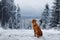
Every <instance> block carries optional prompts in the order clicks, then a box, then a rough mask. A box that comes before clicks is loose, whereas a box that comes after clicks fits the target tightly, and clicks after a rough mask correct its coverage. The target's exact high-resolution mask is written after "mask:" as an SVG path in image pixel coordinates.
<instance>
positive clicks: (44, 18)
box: [40, 4, 49, 28]
mask: <svg viewBox="0 0 60 40" xmlns="http://www.w3.org/2000/svg"><path fill="white" fill-rule="evenodd" d="M40 22H42V24H41V25H42V26H43V27H44V28H47V27H46V25H47V24H48V23H49V5H48V4H46V6H45V9H44V11H43V13H42V17H41V20H40Z"/></svg>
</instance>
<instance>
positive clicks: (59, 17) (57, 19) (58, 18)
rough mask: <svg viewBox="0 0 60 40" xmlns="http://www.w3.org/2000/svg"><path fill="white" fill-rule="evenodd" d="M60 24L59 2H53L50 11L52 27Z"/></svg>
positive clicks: (58, 0) (59, 0) (57, 0)
mask: <svg viewBox="0 0 60 40" xmlns="http://www.w3.org/2000/svg"><path fill="white" fill-rule="evenodd" d="M57 24H60V0H55V2H54V6H53V10H52V27H56V26H57Z"/></svg>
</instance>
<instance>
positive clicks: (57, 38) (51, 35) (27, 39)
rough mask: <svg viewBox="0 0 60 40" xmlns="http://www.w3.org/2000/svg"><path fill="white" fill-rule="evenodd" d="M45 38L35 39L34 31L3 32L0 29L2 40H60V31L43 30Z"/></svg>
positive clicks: (0, 39) (0, 38)
mask: <svg viewBox="0 0 60 40" xmlns="http://www.w3.org/2000/svg"><path fill="white" fill-rule="evenodd" d="M42 31H43V36H42V37H40V38H36V37H34V33H33V30H23V29H21V30H3V29H0V40H60V31H57V30H54V29H50V30H42Z"/></svg>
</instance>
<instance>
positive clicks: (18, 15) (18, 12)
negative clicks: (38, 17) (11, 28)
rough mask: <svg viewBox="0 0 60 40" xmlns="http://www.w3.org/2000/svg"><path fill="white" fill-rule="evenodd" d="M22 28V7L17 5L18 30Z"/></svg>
mask: <svg viewBox="0 0 60 40" xmlns="http://www.w3.org/2000/svg"><path fill="white" fill-rule="evenodd" d="M20 26H21V14H20V7H19V6H18V5H17V28H20Z"/></svg>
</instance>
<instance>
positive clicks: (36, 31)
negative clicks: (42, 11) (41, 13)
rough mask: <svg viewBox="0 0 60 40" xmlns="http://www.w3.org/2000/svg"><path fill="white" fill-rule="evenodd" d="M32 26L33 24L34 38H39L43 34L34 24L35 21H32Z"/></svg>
mask: <svg viewBox="0 0 60 40" xmlns="http://www.w3.org/2000/svg"><path fill="white" fill-rule="evenodd" d="M32 24H33V30H34V36H35V37H38V38H39V37H41V36H42V35H43V33H42V31H41V28H40V27H39V26H38V24H37V23H36V20H35V19H33V20H32Z"/></svg>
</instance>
